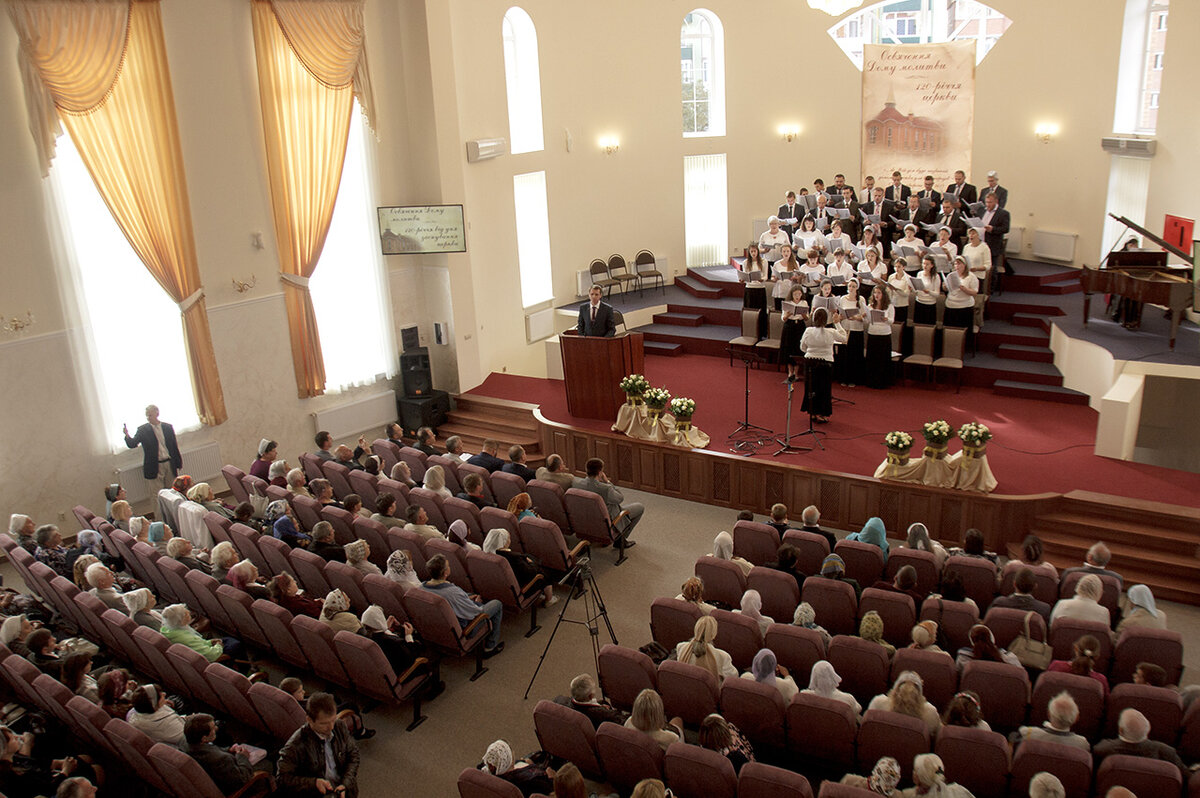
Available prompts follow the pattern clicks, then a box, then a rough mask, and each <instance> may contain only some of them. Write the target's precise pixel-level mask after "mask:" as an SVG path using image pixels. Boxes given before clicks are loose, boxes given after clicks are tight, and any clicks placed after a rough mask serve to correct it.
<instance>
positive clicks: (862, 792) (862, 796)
mask: <svg viewBox="0 0 1200 798" xmlns="http://www.w3.org/2000/svg"><path fill="white" fill-rule="evenodd" d="M873 794H876V793H873V792H872V791H871V790H867V789H864V788H862V787H851V786H850V785H849V784H840V783H838V782H836V781H832V780H826V781H824V782H822V783H821V791H820V792H819V793H817V798H871V796H872V795H873Z"/></svg>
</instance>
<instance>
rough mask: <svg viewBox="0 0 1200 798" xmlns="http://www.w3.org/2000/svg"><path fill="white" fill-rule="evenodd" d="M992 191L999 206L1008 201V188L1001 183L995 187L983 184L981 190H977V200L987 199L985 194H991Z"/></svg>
mask: <svg viewBox="0 0 1200 798" xmlns="http://www.w3.org/2000/svg"><path fill="white" fill-rule="evenodd" d="M992 192H995V194H996V202H997V203H998V204H999V205H1000V207H1001V208H1003V207H1004V205H1005V204H1006V203H1007V202H1008V189H1006V188H1005V187H1004V186H1001V185H997V186H996V187H995V188H992V187H991V186H985V187H984V189H983V191H980V192H979V201H980V202H983V201H984V200H985V199H987V195H988V194H991V193H992Z"/></svg>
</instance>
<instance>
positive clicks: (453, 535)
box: [446, 518, 482, 551]
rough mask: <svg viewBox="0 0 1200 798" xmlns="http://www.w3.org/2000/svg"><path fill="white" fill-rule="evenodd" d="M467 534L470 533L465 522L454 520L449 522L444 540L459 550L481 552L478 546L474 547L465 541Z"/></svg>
mask: <svg viewBox="0 0 1200 798" xmlns="http://www.w3.org/2000/svg"><path fill="white" fill-rule="evenodd" d="M469 534H471V531H470V530H469V529H467V524H466V522H465V521H463V520H462V519H461V518H456V519H454V520H453V521H451V522H450V527H449V528H448V529H447V530H446V539H447V540H449V541H450V542H451V543H453V544H454V545H456V546H458V547H459V548H463V549H470V550H472V551H482V549H481V548H479V546H476V545H475V544H474V543H472V542H471V541H469V540H468V539H467V536H468V535H469Z"/></svg>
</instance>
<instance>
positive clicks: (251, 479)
mask: <svg viewBox="0 0 1200 798" xmlns="http://www.w3.org/2000/svg"><path fill="white" fill-rule="evenodd" d="M270 487H271V483H270V482H267V481H266V480H265V479H263V478H262V477H256V476H254V475H253V474H247V475H246V476H244V477H242V489H243V490H245V491H246V495H247V496H267V495H269V494H268V493H267V489H268V488H270ZM247 501H249V499H247Z"/></svg>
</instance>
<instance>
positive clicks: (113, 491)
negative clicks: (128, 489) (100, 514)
mask: <svg viewBox="0 0 1200 798" xmlns="http://www.w3.org/2000/svg"><path fill="white" fill-rule="evenodd" d="M126 498H127V497H126V494H125V489H124V488H123V487H121V485H120V483H117V482H113V483H111V484H109V485H108V486H106V487H105V488H104V517H105V518H107V519H108V522H109V523H110V524H111V523H113V512H112V506H113V502H119V501H125V499H126Z"/></svg>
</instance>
